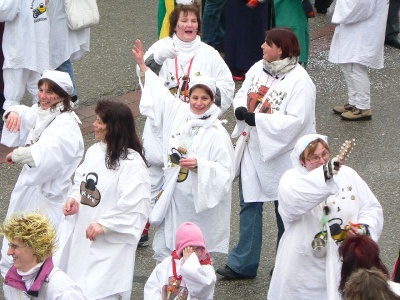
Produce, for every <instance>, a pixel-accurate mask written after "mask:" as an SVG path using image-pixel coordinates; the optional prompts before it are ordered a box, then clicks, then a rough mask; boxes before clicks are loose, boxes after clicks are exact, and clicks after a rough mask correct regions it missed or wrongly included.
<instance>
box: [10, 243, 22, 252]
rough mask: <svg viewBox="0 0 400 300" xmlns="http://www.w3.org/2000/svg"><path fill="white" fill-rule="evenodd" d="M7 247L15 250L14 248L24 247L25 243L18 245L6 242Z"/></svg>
mask: <svg viewBox="0 0 400 300" xmlns="http://www.w3.org/2000/svg"><path fill="white" fill-rule="evenodd" d="M8 247H9V248H11V249H13V250H14V251H15V250H17V249H19V248H24V247H26V246H25V245H22V246H18V245H15V244H13V243H8Z"/></svg>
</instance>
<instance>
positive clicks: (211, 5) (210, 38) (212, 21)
mask: <svg viewBox="0 0 400 300" xmlns="http://www.w3.org/2000/svg"><path fill="white" fill-rule="evenodd" d="M225 3H226V0H206V1H205V6H204V10H203V19H202V26H201V27H202V31H203V37H202V41H203V42H204V43H206V44H208V45H210V46H213V47H215V46H218V45H221V44H223V43H224V41H225Z"/></svg>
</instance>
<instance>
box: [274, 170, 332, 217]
mask: <svg viewBox="0 0 400 300" xmlns="http://www.w3.org/2000/svg"><path fill="white" fill-rule="evenodd" d="M334 186H335V185H334V182H333V181H332V180H328V181H327V182H325V177H324V173H323V167H322V166H321V167H319V168H317V169H315V170H313V171H311V172H308V173H306V174H301V173H300V172H299V171H298V170H296V169H291V170H288V171H287V172H285V174H283V176H282V178H281V180H280V182H279V187H278V201H279V208H278V209H279V214H280V215H281V217H282V219H283V220H285V221H287V222H293V221H295V220H297V219H299V218H301V217H302V216H303V215H304V214H306V213H307V212H309V211H311V210H312V209H313V208H314V207H315V206H317V205H318V204H320V203H321V202H323V201H325V200H326V199H327V198H328V197H329V196H330V195H331V194H332V193H333V189H334Z"/></svg>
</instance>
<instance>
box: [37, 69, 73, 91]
mask: <svg viewBox="0 0 400 300" xmlns="http://www.w3.org/2000/svg"><path fill="white" fill-rule="evenodd" d="M42 78H47V79H50V80H51V81H54V82H55V83H56V84H57V85H59V86H60V87H61V88H62V89H63V90H64V91H66V92H67V93H68V95H70V96H71V95H72V92H73V91H74V85H73V84H72V80H71V77H70V76H69V74H68V73H66V72H61V71H46V72H44V73H43V75H42Z"/></svg>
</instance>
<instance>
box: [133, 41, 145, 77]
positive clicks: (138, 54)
mask: <svg viewBox="0 0 400 300" xmlns="http://www.w3.org/2000/svg"><path fill="white" fill-rule="evenodd" d="M132 54H133V57H134V58H135V61H136V63H137V64H138V66H139V68H140V71H142V72H146V70H147V66H146V64H145V63H144V52H143V46H142V42H141V41H140V40H139V39H137V40H136V41H135V45H134V46H133V49H132Z"/></svg>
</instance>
